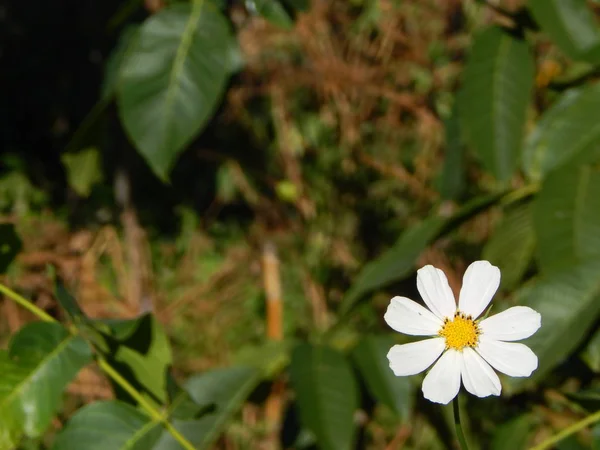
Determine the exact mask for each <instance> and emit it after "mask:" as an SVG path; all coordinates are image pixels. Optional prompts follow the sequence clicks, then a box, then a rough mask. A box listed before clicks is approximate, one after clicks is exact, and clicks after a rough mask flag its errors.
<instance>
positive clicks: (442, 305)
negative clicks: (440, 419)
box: [384, 261, 541, 404]
mask: <svg viewBox="0 0 600 450" xmlns="http://www.w3.org/2000/svg"><path fill="white" fill-rule="evenodd" d="M499 285H500V270H499V269H498V268H497V267H495V266H492V265H491V264H490V263H489V262H487V261H476V262H474V263H473V264H471V265H470V266H469V267H468V268H467V271H466V273H465V276H464V278H463V285H462V288H461V290H460V297H459V300H458V309H457V307H456V302H455V300H454V295H453V294H452V291H451V290H450V286H449V285H448V280H447V279H446V275H444V272H442V271H441V270H440V269H436V268H435V267H433V266H425V267H423V268H422V269H419V270H418V271H417V288H418V290H419V293H420V294H421V297H423V301H424V302H425V305H427V307H428V308H429V309H426V308H424V307H422V306H421V305H419V304H418V303H416V302H414V301H412V300H410V299H408V298H406V297H394V298H393V299H392V301H391V303H390V306H389V307H388V309H387V311H386V313H385V316H384V318H385V321H386V322H387V323H388V325H389V326H390V327H392V328H393V329H394V330H396V331H399V332H401V333H405V334H410V335H413V336H432V337H433V338H432V339H425V340H422V341H419V342H413V343H411V344H404V345H395V346H393V347H392V348H391V349H390V351H389V353H388V355H387V357H388V360H389V361H390V368H391V369H392V370H393V371H394V374H395V375H397V376H405V375H415V374H417V373H420V372H422V371H424V370H425V369H427V368H428V367H429V366H431V365H432V364H434V363H435V365H434V366H433V368H432V369H431V370H430V371H429V373H427V375H426V376H425V379H424V380H423V387H422V389H423V395H424V396H425V398H427V399H429V400H431V401H432V402H436V403H443V404H447V403H448V402H450V400H452V399H453V398H454V397H456V395H457V394H458V391H459V389H460V381H461V379H462V383H463V384H464V386H465V388H466V389H467V391H469V392H470V393H471V394H473V395H476V396H477V397H487V396H489V395H500V391H501V389H502V387H501V385H500V379H499V378H498V375H496V372H494V370H493V369H492V367H493V368H494V369H496V370H498V371H499V372H502V373H505V374H506V375H510V376H512V377H528V376H529V375H531V372H533V371H534V370H535V369H536V368H537V366H538V359H537V356H536V355H535V353H533V352H532V351H531V349H530V348H529V347H527V346H525V345H523V344H516V343H511V342H510V341H518V340H521V339H525V338H527V337H529V336H531V335H532V334H533V333H535V332H536V331H537V330H538V329H539V328H540V325H541V316H540V314H539V313H538V312H536V311H534V310H533V309H531V308H528V307H526V306H514V307H512V308H509V309H507V310H506V311H503V312H501V313H499V314H496V315H494V316H491V317H489V318H487V319H484V320H481V321H479V320H476V319H477V318H478V317H479V316H480V315H481V314H482V313H483V312H484V310H485V309H486V308H487V306H488V304H489V303H490V301H491V300H492V297H493V296H494V294H495V293H496V290H497V289H498V286H499ZM440 355H441V356H440ZM438 358H439V359H438ZM436 360H437V362H436ZM490 366H491V367H490Z"/></svg>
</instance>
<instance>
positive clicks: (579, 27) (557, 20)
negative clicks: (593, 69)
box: [527, 0, 600, 63]
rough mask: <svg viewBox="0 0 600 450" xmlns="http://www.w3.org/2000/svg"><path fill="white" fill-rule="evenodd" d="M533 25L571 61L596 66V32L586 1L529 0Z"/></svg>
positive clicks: (599, 51)
mask: <svg viewBox="0 0 600 450" xmlns="http://www.w3.org/2000/svg"><path fill="white" fill-rule="evenodd" d="M527 6H528V8H529V10H530V11H531V14H532V15H533V18H534V19H535V21H536V22H537V23H538V24H539V25H540V26H541V28H542V30H543V31H544V32H546V33H547V34H548V35H549V36H550V37H551V38H552V40H553V41H554V42H555V43H556V45H558V47H559V48H560V49H561V50H562V51H563V52H565V54H567V55H568V56H570V57H571V58H573V59H583V60H586V61H588V62H591V63H598V62H600V32H599V31H598V25H597V23H596V20H595V18H594V15H593V13H592V11H591V10H590V9H589V7H588V5H587V2H586V0H529V1H528V2H527Z"/></svg>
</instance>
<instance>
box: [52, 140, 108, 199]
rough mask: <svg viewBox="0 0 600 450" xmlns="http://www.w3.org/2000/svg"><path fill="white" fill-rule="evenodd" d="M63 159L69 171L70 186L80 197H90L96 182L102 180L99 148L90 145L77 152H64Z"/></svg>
mask: <svg viewBox="0 0 600 450" xmlns="http://www.w3.org/2000/svg"><path fill="white" fill-rule="evenodd" d="M61 160H62V163H63V165H64V166H65V169H66V171H67V180H68V182H69V186H71V188H72V189H73V190H74V191H75V192H76V193H77V195H79V196H80V197H84V198H85V197H89V195H90V193H91V192H92V187H93V186H94V184H97V183H100V182H101V181H102V167H101V162H100V153H99V152H98V149H97V148H95V147H89V148H86V149H84V150H81V151H79V152H77V153H64V154H63V155H62V157H61Z"/></svg>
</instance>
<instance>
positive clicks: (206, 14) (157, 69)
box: [117, 1, 235, 180]
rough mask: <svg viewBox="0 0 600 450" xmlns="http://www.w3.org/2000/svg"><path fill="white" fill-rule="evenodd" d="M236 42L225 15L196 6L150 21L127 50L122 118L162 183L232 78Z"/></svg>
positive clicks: (165, 12) (200, 4) (199, 3)
mask: <svg viewBox="0 0 600 450" xmlns="http://www.w3.org/2000/svg"><path fill="white" fill-rule="evenodd" d="M234 44H235V43H234V40H233V37H232V35H231V31H230V29H229V25H228V23H227V20H226V19H225V17H224V16H223V14H222V13H221V12H220V11H219V10H218V9H217V8H216V7H215V6H214V5H212V4H211V2H206V1H194V2H192V5H189V4H174V5H170V6H167V7H165V8H163V9H161V10H160V11H159V12H158V13H156V14H154V15H152V16H151V17H149V18H148V19H147V20H146V21H145V22H144V24H143V25H142V26H141V27H140V30H139V33H138V36H137V37H136V39H135V40H134V41H133V42H132V44H131V47H130V48H129V50H128V51H127V52H126V54H125V57H124V59H123V63H122V65H121V71H120V74H121V77H120V80H119V83H118V92H117V100H118V106H119V114H120V117H121V120H122V122H123V125H124V127H125V130H126V131H127V134H128V135H129V137H130V138H131V140H132V141H133V143H134V145H135V146H136V148H137V149H138V151H139V152H140V153H141V154H142V156H143V157H144V158H145V159H146V161H147V162H148V164H149V165H150V167H151V168H152V170H153V171H154V173H155V174H156V175H157V176H158V177H160V178H161V179H163V180H165V179H166V178H167V175H168V173H169V171H170V169H171V168H172V166H173V164H174V162H175V160H176V158H177V156H178V155H179V154H180V153H181V151H183V150H184V148H185V147H186V146H187V145H188V144H189V143H190V142H191V140H192V139H193V138H194V137H195V136H196V135H197V134H198V133H199V132H200V130H201V129H202V128H203V127H204V125H206V123H207V121H208V120H209V119H210V118H211V116H212V114H213V113H214V111H215V109H216V108H217V106H218V103H219V101H220V99H221V97H222V95H223V92H224V89H225V84H226V82H227V79H228V77H229V74H230V73H231V69H232V67H231V54H232V49H233V48H234V47H235V45H234Z"/></svg>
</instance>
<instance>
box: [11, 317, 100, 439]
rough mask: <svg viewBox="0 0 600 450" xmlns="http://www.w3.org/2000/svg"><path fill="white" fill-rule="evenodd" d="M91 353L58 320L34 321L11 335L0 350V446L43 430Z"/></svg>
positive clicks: (87, 347)
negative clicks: (54, 321)
mask: <svg viewBox="0 0 600 450" xmlns="http://www.w3.org/2000/svg"><path fill="white" fill-rule="evenodd" d="M91 357H92V353H91V349H90V347H89V346H88V344H87V343H86V342H85V341H84V340H83V339H82V338H81V337H79V336H72V335H70V334H69V332H68V331H67V330H66V329H65V328H64V327H63V326H61V325H59V324H57V323H47V322H33V323H30V324H28V325H26V326H24V327H23V328H22V329H21V330H19V332H18V333H17V334H15V335H14V336H13V338H12V340H11V342H10V345H9V350H8V352H0V373H1V374H2V376H1V377H0V449H11V448H13V447H14V446H16V445H17V443H18V441H19V440H20V438H21V436H22V435H26V436H28V437H31V438H37V437H40V436H41V435H42V434H43V433H44V431H45V430H46V428H48V426H49V425H50V422H51V421H52V418H53V417H54V415H55V414H56V412H57V410H58V408H59V406H60V402H61V398H62V395H63V391H64V390H65V388H66V387H67V385H68V384H69V382H70V381H71V380H72V379H73V378H74V377H75V375H77V373H78V372H79V370H80V369H81V368H82V367H84V366H85V365H86V364H88V363H89V362H90V361H91Z"/></svg>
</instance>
